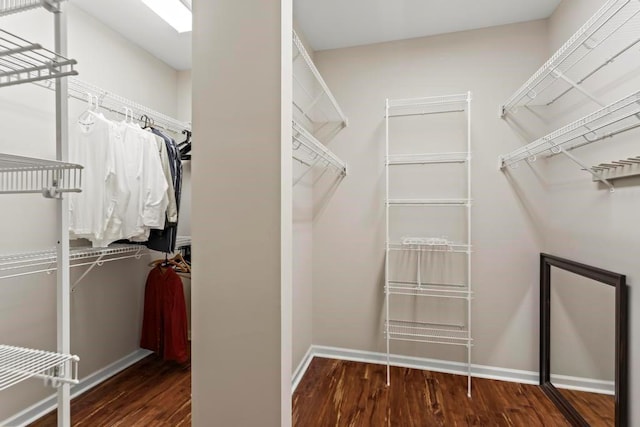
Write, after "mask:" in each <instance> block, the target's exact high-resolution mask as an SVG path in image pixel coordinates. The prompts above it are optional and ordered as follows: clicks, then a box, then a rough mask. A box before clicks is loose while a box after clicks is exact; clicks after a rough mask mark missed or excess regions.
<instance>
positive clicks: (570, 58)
mask: <svg viewBox="0 0 640 427" xmlns="http://www.w3.org/2000/svg"><path fill="white" fill-rule="evenodd" d="M638 16H640V2H638V1H637V0H609V1H607V2H606V3H605V4H604V5H603V6H602V7H601V8H600V9H599V10H598V11H597V12H596V13H595V14H594V15H593V16H592V17H591V18H590V19H589V20H588V21H587V22H586V23H585V24H584V25H583V26H582V27H581V28H580V29H579V30H578V31H577V32H576V33H575V34H574V35H573V36H571V38H570V39H569V40H568V41H567V42H566V43H565V44H564V45H563V46H562V47H561V48H560V49H559V50H558V51H557V52H556V53H555V54H554V55H553V56H552V57H551V58H550V59H549V60H548V61H547V62H546V63H545V64H544V65H543V66H542V67H541V68H540V69H539V70H538V71H536V73H534V74H533V76H531V77H530V78H529V80H527V82H526V83H525V84H524V85H522V86H521V87H520V88H519V89H518V90H517V91H516V92H515V93H514V94H513V95H512V96H511V98H509V99H508V100H507V102H505V103H504V105H502V106H501V108H500V116H501V117H504V116H505V115H506V114H508V113H510V112H513V111H515V110H516V109H517V108H518V107H519V106H524V105H527V104H530V103H534V102H536V104H541V105H545V104H546V105H549V104H551V103H553V102H555V101H556V100H557V99H559V98H560V97H562V96H564V95H565V94H566V93H568V92H569V91H570V90H572V89H577V90H579V91H581V92H583V93H584V94H585V95H587V96H588V97H589V98H591V99H593V100H595V101H596V102H598V101H597V98H595V97H594V96H593V95H591V94H589V93H588V92H587V91H586V90H585V89H583V88H582V86H581V83H582V82H584V81H585V80H586V79H587V78H589V77H591V76H592V75H593V74H595V72H597V71H599V70H601V69H602V68H604V67H605V66H606V65H608V64H610V63H612V62H613V61H614V60H615V59H617V58H618V57H619V56H620V55H622V54H623V53H625V52H627V51H629V50H630V49H631V48H632V47H633V46H635V44H636V43H638V40H637V39H636V37H633V40H632V43H631V44H627V45H625V46H624V47H623V48H622V49H621V50H616V51H615V53H613V54H612V55H610V56H609V57H607V59H606V60H605V61H604V63H601V64H599V65H598V66H597V67H595V69H593V68H592V69H591V71H590V72H588V73H587V74H586V76H584V77H582V78H581V79H579V80H578V81H577V82H574V81H573V80H572V79H570V78H568V77H567V76H566V73H567V72H568V71H570V70H571V69H573V68H574V66H576V64H578V63H580V62H581V61H582V60H583V59H584V58H585V57H587V56H589V55H590V54H591V53H592V52H594V51H596V50H598V48H600V47H601V46H604V45H606V41H607V40H609V39H611V38H612V37H613V36H614V35H617V34H620V33H621V29H622V28H631V29H633V28H635V27H636V26H637V24H638V22H637V17H638ZM630 22H633V24H630ZM630 32H631V33H633V34H634V36H635V35H637V33H636V32H635V31H630ZM600 50H602V49H600ZM560 80H563V81H564V82H565V83H567V84H568V85H569V89H568V90H564V91H563V92H561V93H560V95H558V96H555V97H553V98H552V99H551V100H550V101H549V102H547V101H540V102H537V101H539V100H540V99H541V96H540V95H541V94H542V93H543V92H545V90H547V89H548V88H550V87H551V86H552V85H554V83H555V82H557V81H560Z"/></svg>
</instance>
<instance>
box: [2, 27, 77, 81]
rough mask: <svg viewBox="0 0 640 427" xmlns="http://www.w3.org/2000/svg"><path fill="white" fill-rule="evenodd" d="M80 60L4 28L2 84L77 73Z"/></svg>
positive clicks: (41, 79) (48, 78)
mask: <svg viewBox="0 0 640 427" xmlns="http://www.w3.org/2000/svg"><path fill="white" fill-rule="evenodd" d="M76 64H77V61H76V60H74V59H67V58H65V57H63V56H61V55H58V54H56V53H55V52H52V51H50V50H48V49H45V48H43V47H42V46H41V45H39V44H36V43H31V42H29V41H27V40H25V39H23V38H21V37H18V36H16V35H15V34H12V33H9V32H8V31H4V30H1V29H0V87H4V86H13V85H17V84H22V83H33V82H39V81H43V80H50V79H55V78H60V77H66V76H74V75H77V74H78V72H77V71H76V70H75V69H74V66H75V65H76Z"/></svg>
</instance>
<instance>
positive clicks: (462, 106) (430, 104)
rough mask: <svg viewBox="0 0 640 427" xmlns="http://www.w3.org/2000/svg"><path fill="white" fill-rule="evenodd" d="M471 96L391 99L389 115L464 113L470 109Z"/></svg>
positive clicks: (465, 94)
mask: <svg viewBox="0 0 640 427" xmlns="http://www.w3.org/2000/svg"><path fill="white" fill-rule="evenodd" d="M470 96H471V95H470V94H469V93H462V94H455V95H445V96H430V97H425V98H408V99H390V100H389V108H388V111H387V114H388V116H389V117H401V116H417V115H425V114H441V113H457V112H464V111H467V109H468V107H469V100H470Z"/></svg>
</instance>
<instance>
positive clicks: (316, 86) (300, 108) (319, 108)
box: [293, 31, 348, 144]
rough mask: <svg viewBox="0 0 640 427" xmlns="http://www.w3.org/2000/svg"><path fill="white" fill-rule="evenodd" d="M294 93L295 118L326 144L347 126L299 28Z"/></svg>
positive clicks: (294, 61)
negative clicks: (303, 41)
mask: <svg viewBox="0 0 640 427" xmlns="http://www.w3.org/2000/svg"><path fill="white" fill-rule="evenodd" d="M293 93H294V97H293V117H294V119H295V120H296V121H297V122H298V123H300V124H301V125H303V126H304V127H305V128H306V129H308V130H309V132H310V133H311V134H312V135H313V136H314V137H315V138H316V139H318V140H319V141H321V142H322V143H324V144H326V143H327V142H328V141H330V140H331V139H332V138H333V137H334V136H335V135H336V134H337V133H338V132H339V131H340V130H342V129H343V128H344V127H346V126H347V123H348V122H347V117H346V116H345V114H344V113H343V112H342V109H341V108H340V105H338V101H336V98H335V97H334V96H333V93H331V90H330V89H329V86H327V83H325V81H324V79H323V78H322V75H321V74H320V72H319V71H318V68H317V67H316V66H315V64H314V63H313V60H312V59H311V56H310V55H309V53H308V52H307V50H306V49H305V47H304V45H303V43H302V41H301V40H300V38H299V37H298V35H297V34H296V32H295V31H294V32H293Z"/></svg>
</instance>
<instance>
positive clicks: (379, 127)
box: [313, 21, 548, 370]
mask: <svg viewBox="0 0 640 427" xmlns="http://www.w3.org/2000/svg"><path fill="white" fill-rule="evenodd" d="M523 52H526V54H523ZM547 55H548V47H547V23H546V22H545V21H537V22H530V23H524V24H517V25H510V26H503V27H496V28H489V29H482V30H478V31H469V32H461V33H455V34H447V35H442V36H437V37H428V38H421V39H413V40H406V41H400V42H392V43H385V44H376V45H370V46H363V47H355V48H348V49H339V50H330V51H320V52H316V56H315V58H316V62H317V64H318V67H319V69H320V72H321V73H322V75H323V76H324V77H325V80H326V81H327V84H328V85H329V87H331V89H332V91H333V92H334V95H335V96H336V98H337V99H338V101H339V102H340V105H341V106H342V108H343V109H344V111H345V114H346V115H347V116H348V117H349V127H347V128H346V129H345V130H344V131H342V132H341V133H340V134H339V135H338V136H337V138H336V139H335V140H334V141H332V142H331V144H329V147H330V148H331V149H332V150H333V151H334V152H335V153H336V155H338V156H339V157H341V158H342V159H344V160H346V161H347V162H348V164H349V175H348V176H347V177H346V178H345V179H344V181H343V182H342V183H340V185H338V186H337V187H336V188H334V189H333V190H332V191H331V192H330V193H329V194H327V193H325V192H322V191H316V189H314V198H315V208H316V211H315V218H314V229H313V263H314V269H313V342H314V344H319V345H329V346H337V347H345V348H352V349H358V350H367V351H384V337H383V333H382V331H383V321H384V312H383V307H384V305H383V302H384V294H383V285H384V262H383V260H384V239H385V235H384V233H385V231H384V230H385V228H384V224H385V223H384V194H385V193H384V191H385V189H384V120H383V116H384V100H385V98H405V97H419V96H430V95H441V94H451V93H461V92H466V91H467V90H471V91H472V92H473V97H474V100H473V106H472V109H473V113H472V139H473V142H472V144H473V148H472V150H473V166H472V169H473V170H472V179H473V198H474V200H475V201H474V207H473V221H472V222H473V245H474V253H473V263H474V269H473V286H474V288H475V291H476V294H475V299H474V300H473V318H474V320H473V325H474V326H473V327H474V332H473V335H474V338H475V347H474V349H473V362H474V363H478V364H484V365H492V366H500V367H504V368H514V369H526V370H536V369H537V367H538V356H537V355H538V350H537V349H538V293H539V292H538V279H537V271H538V253H539V252H540V250H541V248H542V247H543V241H544V233H543V228H542V224H543V220H542V219H541V217H542V215H543V212H544V211H543V210H542V209H541V207H540V200H543V193H542V191H543V188H542V186H541V185H540V183H539V181H538V180H537V178H536V177H535V176H528V177H525V178H524V179H523V180H522V181H521V182H519V183H517V184H513V183H512V182H510V180H509V176H508V175H504V174H503V173H501V172H499V171H498V162H497V159H498V155H499V154H503V153H506V152H508V151H510V150H511V149H513V148H515V147H517V146H519V145H521V144H522V143H523V142H524V141H523V140H522V139H520V138H519V137H517V136H516V135H515V134H514V133H513V132H512V131H511V129H510V128H509V126H508V125H507V124H506V123H505V122H503V121H502V120H500V119H499V118H498V105H499V104H500V103H502V102H503V101H504V100H505V99H507V98H508V97H509V96H510V93H511V91H512V90H514V88H517V87H518V86H519V85H520V84H521V83H522V82H523V81H524V80H525V78H527V77H528V76H529V75H530V74H531V73H532V72H533V71H535V70H536V69H537V67H539V65H540V64H541V63H542V62H543V61H544V60H545V59H546V57H547ZM417 120H419V119H417ZM414 143H415V144H416V146H417V145H418V144H427V145H424V146H423V147H424V151H426V152H428V151H429V149H428V147H429V145H428V143H429V141H423V140H422V139H421V138H420V135H416V139H415V140H414ZM416 151H418V152H419V150H416ZM525 189H526V190H525ZM392 352H396V353H399V354H407V355H417V356H423V357H435V358H443V359H449V360H463V356H464V353H463V352H462V351H460V350H458V349H452V348H451V347H442V346H425V345H420V344H417V345H410V344H407V345H404V343H394V344H393V346H392Z"/></svg>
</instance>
